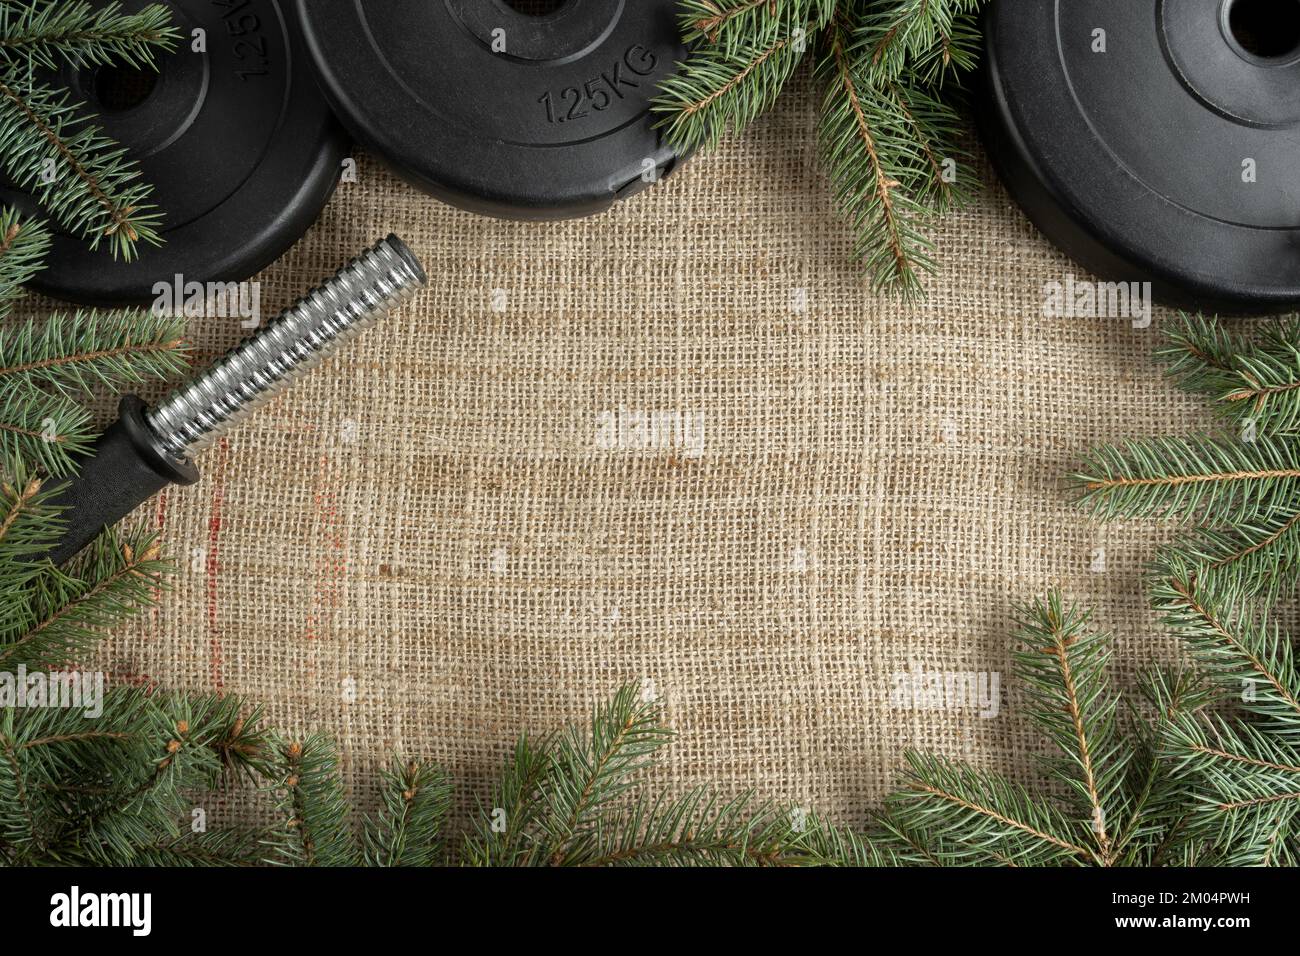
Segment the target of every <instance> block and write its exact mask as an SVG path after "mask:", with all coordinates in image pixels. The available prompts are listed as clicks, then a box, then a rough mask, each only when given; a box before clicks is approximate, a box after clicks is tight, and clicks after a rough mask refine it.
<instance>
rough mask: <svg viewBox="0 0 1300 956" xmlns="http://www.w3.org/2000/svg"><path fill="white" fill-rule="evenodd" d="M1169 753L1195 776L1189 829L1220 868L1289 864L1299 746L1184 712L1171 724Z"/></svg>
mask: <svg viewBox="0 0 1300 956" xmlns="http://www.w3.org/2000/svg"><path fill="white" fill-rule="evenodd" d="M1165 753H1166V756H1167V757H1168V759H1170V760H1171V761H1172V762H1173V763H1174V765H1175V766H1176V768H1177V770H1178V772H1179V773H1181V774H1183V775H1184V776H1186V777H1187V778H1188V779H1189V780H1191V781H1193V790H1194V796H1195V799H1196V803H1195V804H1194V805H1193V808H1192V810H1191V812H1190V813H1189V816H1188V823H1187V828H1188V830H1189V831H1190V832H1191V833H1193V834H1195V835H1197V836H1199V837H1200V838H1201V839H1203V840H1204V841H1206V842H1207V843H1209V844H1210V845H1212V846H1213V847H1214V849H1215V856H1216V858H1215V862H1216V863H1217V864H1218V865H1221V866H1259V865H1269V864H1288V863H1289V862H1290V860H1291V859H1292V857H1293V856H1294V852H1295V837H1294V833H1293V831H1292V829H1291V827H1292V825H1293V824H1294V821H1295V820H1296V818H1297V814H1298V813H1300V752H1297V751H1296V749H1295V748H1294V747H1293V746H1290V745H1288V744H1285V743H1282V742H1281V741H1279V740H1278V739H1277V738H1275V737H1274V736H1273V735H1270V734H1268V733H1266V732H1264V731H1262V730H1261V729H1259V728H1256V727H1253V726H1251V725H1249V724H1242V723H1236V724H1233V723H1230V722H1228V721H1227V720H1225V719H1223V718H1217V719H1212V718H1199V719H1198V718H1196V717H1186V718H1182V719H1178V720H1175V721H1173V722H1172V727H1171V729H1170V731H1169V732H1168V734H1167V735H1166V740H1165Z"/></svg>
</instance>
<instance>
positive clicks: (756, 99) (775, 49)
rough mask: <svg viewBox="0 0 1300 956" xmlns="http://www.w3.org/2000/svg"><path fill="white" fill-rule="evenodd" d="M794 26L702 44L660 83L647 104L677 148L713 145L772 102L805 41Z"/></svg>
mask: <svg viewBox="0 0 1300 956" xmlns="http://www.w3.org/2000/svg"><path fill="white" fill-rule="evenodd" d="M807 37H808V31H807V30H806V29H805V28H802V27H800V28H798V29H796V30H792V31H790V32H784V33H781V34H779V35H776V36H771V37H765V38H764V39H763V40H762V41H761V42H754V41H747V42H744V43H736V44H731V45H729V46H727V47H717V48H711V47H705V48H701V49H699V50H697V52H696V53H695V54H694V55H693V56H692V57H691V58H690V59H688V60H687V61H686V62H685V63H684V64H682V65H681V67H680V68H679V70H678V72H677V73H675V74H674V75H673V76H671V77H669V78H668V79H666V80H664V81H663V83H662V84H661V85H660V88H659V89H660V92H659V96H658V97H657V98H656V99H655V100H654V102H653V104H652V106H651V109H652V111H653V112H654V113H656V114H657V115H658V116H659V117H660V120H659V124H658V125H659V127H661V128H663V129H664V135H665V136H666V137H667V139H668V141H669V142H670V143H671V144H672V145H673V146H674V147H676V148H677V149H678V150H680V151H681V152H684V153H685V152H690V151H692V150H695V149H699V148H701V147H713V146H716V145H717V144H718V142H719V141H720V140H721V139H722V138H723V137H724V136H725V135H727V134H728V133H730V132H738V131H740V130H742V129H744V128H745V127H747V126H748V125H749V124H750V123H752V122H753V121H754V120H755V119H756V118H757V117H758V116H759V115H761V114H762V113H763V112H765V111H766V110H767V109H768V108H769V107H771V105H772V104H773V103H775V102H776V99H777V97H778V96H780V95H781V91H782V90H783V89H785V85H786V83H787V82H788V81H789V79H790V77H791V76H792V75H793V73H794V70H795V67H797V66H798V65H799V62H800V61H801V60H802V59H803V57H804V54H805V52H807V48H808V45H809V41H808V39H807Z"/></svg>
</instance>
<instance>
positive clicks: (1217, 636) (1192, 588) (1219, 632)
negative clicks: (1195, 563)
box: [1151, 558, 1300, 741]
mask: <svg viewBox="0 0 1300 956" xmlns="http://www.w3.org/2000/svg"><path fill="white" fill-rule="evenodd" d="M1160 571H1161V573H1160V574H1159V575H1158V576H1157V577H1156V579H1155V580H1154V582H1153V584H1152V589H1151V593H1152V603H1153V606H1154V607H1155V609H1156V610H1157V611H1158V612H1159V613H1160V614H1161V615H1162V618H1163V620H1164V623H1165V624H1166V626H1168V627H1169V629H1170V630H1171V631H1173V632H1174V633H1175V634H1177V635H1178V636H1179V637H1181V638H1182V640H1183V641H1184V642H1185V643H1186V645H1187V648H1188V650H1189V651H1190V652H1191V653H1192V656H1193V658H1194V659H1195V661H1196V663H1197V666H1198V667H1199V668H1200V670H1201V671H1202V673H1204V674H1205V676H1206V677H1207V679H1209V680H1211V681H1213V682H1214V683H1216V684H1217V685H1218V686H1220V687H1223V688H1225V689H1227V690H1228V691H1230V692H1231V693H1232V694H1233V696H1234V697H1235V698H1237V699H1238V700H1239V701H1240V705H1241V706H1242V707H1243V708H1244V709H1245V710H1247V711H1249V712H1250V713H1254V714H1257V715H1258V716H1260V717H1261V718H1263V719H1265V720H1266V721H1267V725H1266V726H1268V727H1269V728H1270V729H1271V731H1272V732H1273V733H1275V734H1277V735H1279V736H1280V737H1282V738H1284V739H1290V740H1296V741H1300V671H1297V668H1296V662H1295V655H1294V652H1293V650H1292V647H1291V642H1290V639H1289V638H1288V637H1287V636H1286V635H1284V634H1282V633H1281V631H1280V630H1279V629H1278V628H1276V627H1273V626H1270V625H1269V623H1268V621H1267V619H1266V618H1265V616H1264V615H1263V614H1262V612H1259V611H1257V610H1256V609H1254V608H1253V607H1252V606H1251V605H1250V604H1249V602H1248V601H1247V600H1246V598H1245V597H1244V595H1242V594H1240V593H1236V592H1233V591H1231V590H1224V589H1223V587H1222V584H1221V582H1219V581H1218V580H1217V579H1216V578H1214V577H1213V575H1205V574H1203V573H1198V571H1197V569H1196V568H1194V567H1188V566H1186V565H1183V564H1181V563H1180V562H1179V561H1178V560H1177V559H1176V558H1171V559H1168V560H1167V561H1166V563H1165V565H1164V566H1163V567H1162V568H1161V569H1160Z"/></svg>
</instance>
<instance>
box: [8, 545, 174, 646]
mask: <svg viewBox="0 0 1300 956" xmlns="http://www.w3.org/2000/svg"><path fill="white" fill-rule="evenodd" d="M166 567H167V565H166V564H165V563H164V562H161V561H159V560H158V545H157V542H156V541H155V540H154V539H153V538H152V537H151V536H148V535H144V534H134V535H129V536H127V537H125V538H121V537H119V536H118V535H117V534H116V533H114V532H108V533H106V534H104V535H101V536H100V538H99V539H98V540H97V541H95V542H94V543H93V544H91V545H90V547H89V548H87V549H86V551H85V552H83V553H82V555H81V556H80V557H79V558H77V559H75V560H74V561H73V562H72V564H71V566H70V567H69V568H68V569H66V570H59V569H57V568H53V567H51V566H49V565H46V567H45V568H44V569H43V570H42V573H41V575H40V576H39V577H37V579H36V580H35V581H34V583H33V584H32V586H31V588H30V589H29V590H30V591H31V594H30V596H29V598H28V600H27V601H26V602H25V603H24V606H23V607H22V609H21V613H19V614H16V615H14V616H13V617H12V618H10V619H9V620H6V621H0V666H3V667H5V668H15V667H17V666H19V665H20V664H22V665H26V666H27V667H29V668H37V667H40V666H42V665H45V664H50V665H53V666H57V665H58V664H60V663H62V662H63V661H66V660H68V659H69V658H75V657H76V656H77V655H78V653H79V652H81V651H84V650H88V649H89V648H91V647H92V646H93V645H94V644H95V643H96V642H97V641H98V640H99V638H100V637H101V635H102V632H103V631H104V630H105V629H107V628H109V627H112V626H113V625H115V624H117V623H120V622H121V621H123V620H124V619H126V618H127V617H129V616H130V615H132V614H134V613H135V612H136V611H138V610H139V609H140V608H143V607H149V606H151V605H152V604H153V602H154V594H155V591H156V590H157V588H158V586H159V575H160V574H161V573H162V572H163V570H165V569H166Z"/></svg>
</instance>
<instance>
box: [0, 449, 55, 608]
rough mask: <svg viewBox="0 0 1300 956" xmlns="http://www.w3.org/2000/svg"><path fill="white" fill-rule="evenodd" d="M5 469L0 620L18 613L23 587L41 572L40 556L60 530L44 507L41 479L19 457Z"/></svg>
mask: <svg viewBox="0 0 1300 956" xmlns="http://www.w3.org/2000/svg"><path fill="white" fill-rule="evenodd" d="M6 471H7V472H8V474H7V475H6V476H5V478H4V479H3V480H0V621H8V620H12V619H13V617H14V615H16V614H18V613H19V611H20V608H21V607H22V606H23V604H24V601H25V590H26V588H27V587H28V585H30V584H31V583H32V581H34V580H35V579H36V577H37V576H38V575H39V574H40V572H41V562H40V560H39V558H40V556H41V555H43V554H45V553H46V552H47V551H48V550H49V549H50V548H51V547H52V546H53V545H54V544H55V543H56V542H57V541H58V539H59V535H60V533H61V531H62V524H61V522H59V521H58V519H57V517H56V516H55V515H54V514H53V513H52V512H51V510H50V509H49V508H48V507H46V504H45V502H46V496H44V495H43V494H42V493H41V489H42V484H41V481H40V479H39V478H37V477H35V476H34V475H33V474H32V473H31V471H30V470H29V469H28V468H27V467H26V466H25V465H24V464H23V463H22V462H21V461H15V462H14V463H13V464H11V465H10V466H9V467H8V469H6Z"/></svg>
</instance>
